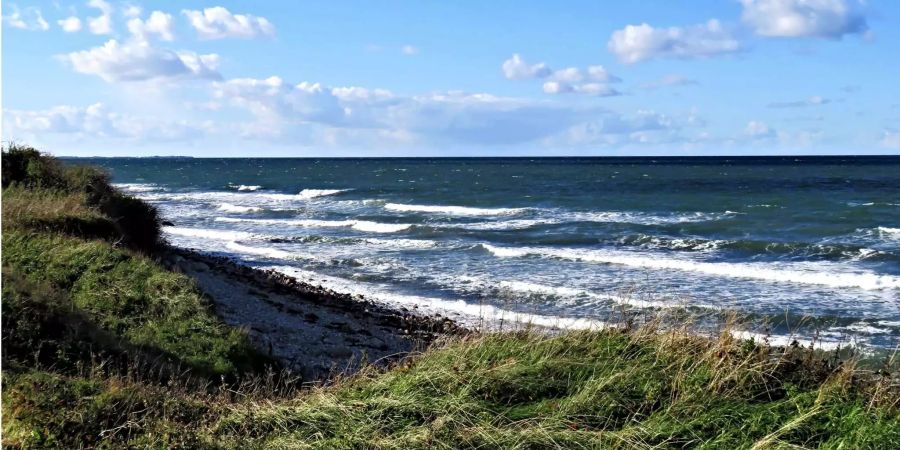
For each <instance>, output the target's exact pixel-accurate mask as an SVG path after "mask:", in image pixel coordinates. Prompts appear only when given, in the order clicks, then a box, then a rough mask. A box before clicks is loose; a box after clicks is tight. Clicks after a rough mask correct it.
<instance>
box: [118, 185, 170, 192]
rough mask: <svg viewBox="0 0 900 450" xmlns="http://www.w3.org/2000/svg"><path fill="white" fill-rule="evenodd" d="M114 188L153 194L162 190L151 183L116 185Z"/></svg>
mask: <svg viewBox="0 0 900 450" xmlns="http://www.w3.org/2000/svg"><path fill="white" fill-rule="evenodd" d="M113 187H115V188H117V189H120V190H123V191H126V192H153V191H159V190H162V187H160V186H157V185H155V184H149V183H114V184H113Z"/></svg>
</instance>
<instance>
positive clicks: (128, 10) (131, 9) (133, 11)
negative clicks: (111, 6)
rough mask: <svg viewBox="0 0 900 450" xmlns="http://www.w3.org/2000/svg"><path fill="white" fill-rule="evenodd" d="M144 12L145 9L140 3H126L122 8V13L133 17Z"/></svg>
mask: <svg viewBox="0 0 900 450" xmlns="http://www.w3.org/2000/svg"><path fill="white" fill-rule="evenodd" d="M143 13H144V10H143V9H142V8H141V7H140V6H138V5H126V6H125V8H124V9H123V10H122V15H123V16H125V17H127V18H129V19H131V18H134V17H140V16H141V14H143Z"/></svg>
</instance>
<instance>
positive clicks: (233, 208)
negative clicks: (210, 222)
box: [218, 203, 262, 213]
mask: <svg viewBox="0 0 900 450" xmlns="http://www.w3.org/2000/svg"><path fill="white" fill-rule="evenodd" d="M218 210H219V211H225V212H232V213H249V212H256V211H260V210H262V208H259V207H256V206H240V205H232V204H231V203H222V204H220V205H219V207H218Z"/></svg>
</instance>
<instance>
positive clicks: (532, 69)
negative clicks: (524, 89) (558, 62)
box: [502, 53, 553, 80]
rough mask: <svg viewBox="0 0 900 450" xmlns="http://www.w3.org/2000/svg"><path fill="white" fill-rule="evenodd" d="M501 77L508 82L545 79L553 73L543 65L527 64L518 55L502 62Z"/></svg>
mask: <svg viewBox="0 0 900 450" xmlns="http://www.w3.org/2000/svg"><path fill="white" fill-rule="evenodd" d="M502 68H503V76H505V77H506V78H507V79H508V80H527V79H530V78H546V77H547V76H549V75H550V74H551V73H552V72H553V71H552V70H550V68H549V67H547V65H546V64H544V63H538V64H528V63H526V62H525V61H524V60H523V59H522V57H521V56H519V54H518V53H515V54H513V55H512V57H511V58H509V59H507V60H506V61H503V66H502Z"/></svg>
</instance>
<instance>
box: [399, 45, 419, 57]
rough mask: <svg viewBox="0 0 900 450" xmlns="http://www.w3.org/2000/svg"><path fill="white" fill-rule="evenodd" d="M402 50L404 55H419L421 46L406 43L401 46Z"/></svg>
mask: <svg viewBox="0 0 900 450" xmlns="http://www.w3.org/2000/svg"><path fill="white" fill-rule="evenodd" d="M400 52H402V53H403V54H404V55H409V56H412V55H418V54H419V48H418V47H413V46H412V45H404V46H403V47H402V48H400Z"/></svg>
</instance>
